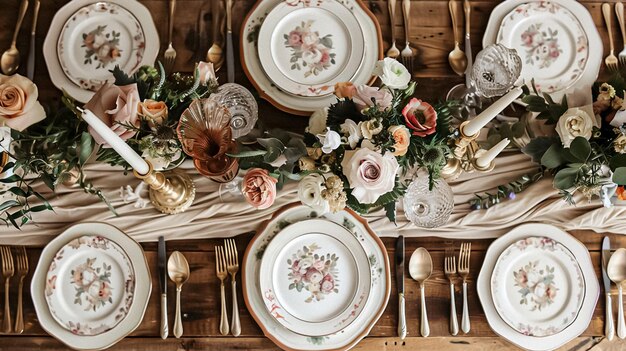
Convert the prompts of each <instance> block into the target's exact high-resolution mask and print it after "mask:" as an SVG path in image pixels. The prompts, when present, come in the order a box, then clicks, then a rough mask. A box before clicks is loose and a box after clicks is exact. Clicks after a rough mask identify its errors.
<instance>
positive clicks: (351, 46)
mask: <svg viewBox="0 0 626 351" xmlns="http://www.w3.org/2000/svg"><path fill="white" fill-rule="evenodd" d="M259 42H260V43H269V45H259V47H258V51H259V59H260V62H261V65H262V67H263V69H264V71H265V73H266V74H267V76H268V77H269V79H270V80H271V81H272V82H274V84H276V85H277V86H278V87H279V88H280V89H282V90H283V91H285V92H286V93H290V94H295V95H300V96H324V95H329V94H332V93H333V90H334V85H335V83H337V82H347V81H350V80H351V79H352V78H353V77H354V75H355V74H356V73H357V72H358V71H359V69H360V67H361V62H362V60H363V53H364V50H365V42H364V38H363V33H362V32H361V26H360V25H359V22H358V20H357V19H356V17H355V15H354V13H353V12H352V11H351V10H349V9H348V8H346V7H345V6H344V5H342V4H341V3H340V2H337V1H321V2H318V3H317V4H316V5H315V6H300V4H298V5H296V6H294V5H291V4H290V3H288V2H283V3H280V4H278V5H277V6H276V7H275V8H274V9H273V10H272V11H271V12H270V13H269V14H268V15H267V17H266V18H265V20H264V21H263V24H262V25H261V28H260V30H259Z"/></svg>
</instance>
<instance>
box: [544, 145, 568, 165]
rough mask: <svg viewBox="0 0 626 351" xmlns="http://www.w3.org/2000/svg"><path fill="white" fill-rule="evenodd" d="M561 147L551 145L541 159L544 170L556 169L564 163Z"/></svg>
mask: <svg viewBox="0 0 626 351" xmlns="http://www.w3.org/2000/svg"><path fill="white" fill-rule="evenodd" d="M565 161H566V160H565V158H564V157H563V146H561V145H560V144H552V145H551V146H550V147H549V148H548V150H546V152H545V153H544V154H543V156H542V157H541V165H542V166H544V167H546V168H557V167H559V166H561V165H562V164H564V163H565Z"/></svg>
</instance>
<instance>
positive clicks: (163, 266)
mask: <svg viewBox="0 0 626 351" xmlns="http://www.w3.org/2000/svg"><path fill="white" fill-rule="evenodd" d="M157 261H158V262H157V267H158V268H159V286H160V287H161V338H162V339H167V334H168V330H169V328H168V326H167V253H166V250H165V238H163V237H162V236H160V237H159V247H158V250H157Z"/></svg>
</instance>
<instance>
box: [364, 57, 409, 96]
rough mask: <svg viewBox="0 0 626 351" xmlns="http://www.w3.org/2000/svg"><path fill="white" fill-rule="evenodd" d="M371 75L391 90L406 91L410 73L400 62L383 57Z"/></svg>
mask: <svg viewBox="0 0 626 351" xmlns="http://www.w3.org/2000/svg"><path fill="white" fill-rule="evenodd" d="M373 74H374V75H375V76H378V77H380V80H382V82H383V84H384V85H386V86H387V87H389V88H391V89H406V88H407V87H408V86H409V82H410V81H411V73H410V72H409V70H407V69H406V67H404V66H403V65H402V64H401V63H400V62H398V61H396V60H394V59H392V58H389V57H385V58H384V59H383V60H380V61H378V62H377V63H376V67H374V72H373Z"/></svg>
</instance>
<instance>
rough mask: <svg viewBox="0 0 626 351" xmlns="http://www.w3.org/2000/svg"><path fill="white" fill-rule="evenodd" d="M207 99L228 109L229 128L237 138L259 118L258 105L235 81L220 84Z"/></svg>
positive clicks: (246, 90) (244, 133)
mask: <svg viewBox="0 0 626 351" xmlns="http://www.w3.org/2000/svg"><path fill="white" fill-rule="evenodd" d="M209 99H211V100H213V101H215V102H217V103H218V104H220V105H222V106H224V107H226V108H227V109H228V110H229V111H230V116H231V117H230V128H231V129H232V131H233V138H235V139H237V138H239V137H241V136H244V135H246V134H248V133H250V130H252V128H254V125H255V123H256V121H257V119H258V118H259V107H258V106H257V103H256V99H255V98H254V96H253V95H252V93H251V92H250V91H249V90H248V89H246V88H244V87H242V86H241V85H239V84H235V83H226V84H224V85H221V86H220V87H219V88H218V89H217V92H216V93H214V94H212V95H211V96H210V97H209Z"/></svg>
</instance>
